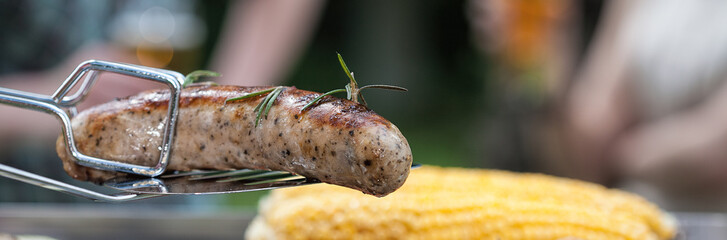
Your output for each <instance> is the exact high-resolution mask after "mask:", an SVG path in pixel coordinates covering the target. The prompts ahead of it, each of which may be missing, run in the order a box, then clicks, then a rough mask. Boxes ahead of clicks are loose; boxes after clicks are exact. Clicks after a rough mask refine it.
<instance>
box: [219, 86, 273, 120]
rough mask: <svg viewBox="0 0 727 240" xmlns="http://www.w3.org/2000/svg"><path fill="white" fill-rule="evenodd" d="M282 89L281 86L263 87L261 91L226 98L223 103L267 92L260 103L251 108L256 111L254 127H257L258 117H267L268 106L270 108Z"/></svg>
mask: <svg viewBox="0 0 727 240" xmlns="http://www.w3.org/2000/svg"><path fill="white" fill-rule="evenodd" d="M282 91H283V87H274V88H269V89H265V90H262V91H257V92H254V93H249V94H245V95H244V96H240V97H234V98H228V99H227V100H225V103H227V102H230V101H237V100H242V99H246V98H251V97H255V96H260V95H263V94H268V95H266V96H265V98H263V100H262V101H261V102H260V103H258V105H257V106H255V109H253V111H255V112H256V115H255V127H257V126H258V125H259V124H260V118H263V117H268V113H269V112H270V108H272V106H273V103H275V99H277V98H278V96H279V95H280V93H281V92H282Z"/></svg>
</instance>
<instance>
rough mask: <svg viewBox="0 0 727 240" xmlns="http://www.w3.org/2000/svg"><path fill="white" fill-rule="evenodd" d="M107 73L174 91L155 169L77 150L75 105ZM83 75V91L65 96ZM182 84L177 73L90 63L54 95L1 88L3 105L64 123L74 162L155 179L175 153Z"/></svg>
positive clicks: (65, 134) (86, 63)
mask: <svg viewBox="0 0 727 240" xmlns="http://www.w3.org/2000/svg"><path fill="white" fill-rule="evenodd" d="M104 71H106V72H114V73H119V74H123V75H128V76H133V77H137V78H142V79H148V80H153V81H158V82H162V83H165V84H167V85H168V86H169V87H170V88H171V96H170V98H169V109H168V113H167V115H168V117H167V121H166V124H165V128H164V137H163V139H162V145H161V147H160V151H161V154H160V155H159V162H158V163H157V164H156V166H153V167H148V166H141V165H135V164H128V163H121V162H117V161H113V160H108V159H101V158H96V157H92V156H88V155H85V154H83V153H81V152H79V151H78V149H77V148H76V142H75V140H74V138H73V132H72V128H71V118H72V117H73V115H75V114H76V105H77V104H78V103H80V102H81V101H82V100H83V99H84V98H85V97H86V95H88V91H89V90H90V89H91V87H92V86H93V84H94V82H95V81H96V78H97V75H98V72H104ZM84 74H89V75H88V76H87V77H86V78H85V81H84V82H83V84H82V85H81V87H80V89H79V90H78V91H77V92H76V93H75V94H74V95H72V96H66V95H67V94H68V92H69V91H70V90H71V89H73V87H74V86H76V85H77V84H78V82H79V81H80V80H81V78H82V77H83V76H84ZM183 82H184V76H183V75H182V74H180V73H178V72H173V71H169V70H164V69H156V68H149V67H143V66H137V65H132V64H123V63H114V62H106V61H98V60H90V61H86V62H83V63H81V64H80V65H79V66H78V67H77V68H76V69H75V70H74V71H73V73H71V75H70V76H69V77H68V78H67V79H66V80H65V81H64V82H63V84H62V85H61V86H60V87H59V88H58V90H56V92H55V93H54V94H53V95H51V96H44V95H39V94H34V93H27V92H22V91H17V90H13V89H7V88H0V103H5V104H9V105H14V106H17V107H21V108H27V109H32V110H36V111H41V112H46V113H49V114H53V115H55V116H56V117H57V118H58V120H60V121H61V124H62V130H63V139H64V140H65V142H66V148H67V150H68V152H69V153H70V156H71V157H72V158H73V160H74V161H76V163H78V164H80V165H83V166H87V167H93V168H98V169H103V170H109V171H120V172H128V173H133V174H137V175H143V176H149V177H155V176H158V175H160V174H162V173H163V172H164V170H166V167H167V165H168V164H169V156H170V154H171V150H172V149H171V145H172V143H173V141H174V130H175V126H176V120H177V114H178V104H179V95H180V92H181V89H182V83H183Z"/></svg>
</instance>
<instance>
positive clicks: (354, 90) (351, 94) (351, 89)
mask: <svg viewBox="0 0 727 240" xmlns="http://www.w3.org/2000/svg"><path fill="white" fill-rule="evenodd" d="M336 54H338V62H339V63H341V68H343V71H344V72H345V73H346V76H348V78H349V79H350V80H351V82H349V83H348V84H346V86H345V88H339V89H334V90H331V91H328V92H327V93H324V94H322V95H320V96H318V97H316V98H314V99H313V101H311V102H309V103H308V104H306V105H305V106H303V108H301V109H300V111H301V112H302V111H304V110H306V109H308V108H309V107H311V106H313V105H314V104H316V103H318V102H319V101H320V100H321V99H322V98H323V97H325V96H328V95H331V94H335V93H340V92H344V91H345V92H346V99H348V100H351V101H353V102H356V103H359V99H360V100H361V104H363V105H366V100H365V99H364V98H363V95H361V90H364V89H367V88H379V89H387V90H395V91H402V92H406V91H409V90H407V89H406V88H403V87H399V86H392V85H384V84H373V85H366V86H363V87H359V86H358V83H357V82H356V78H355V77H354V74H353V72H351V71H350V70H348V66H346V62H345V61H343V57H341V54H340V53H336Z"/></svg>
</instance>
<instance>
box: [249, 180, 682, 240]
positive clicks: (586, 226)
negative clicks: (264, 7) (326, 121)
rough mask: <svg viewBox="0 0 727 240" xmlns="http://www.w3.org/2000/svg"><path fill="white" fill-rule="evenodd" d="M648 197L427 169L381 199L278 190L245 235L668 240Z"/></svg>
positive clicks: (666, 222)
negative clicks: (646, 198) (647, 199)
mask: <svg viewBox="0 0 727 240" xmlns="http://www.w3.org/2000/svg"><path fill="white" fill-rule="evenodd" d="M675 231H676V222H675V221H674V220H673V218H671V217H670V216H669V215H667V214H665V213H663V212H662V211H661V210H660V209H659V208H657V207H656V206H654V205H652V204H651V203H649V202H647V201H646V200H644V199H642V198H640V197H638V196H636V195H633V194H629V193H626V192H622V191H619V190H609V189H606V188H604V187H602V186H599V185H596V184H590V183H585V182H580V181H575V180H569V179H563V178H556V177H551V176H546V175H541V174H518V173H510V172H504V171H494V170H467V169H457V168H438V167H429V166H427V167H422V168H420V169H416V170H413V171H412V172H411V174H410V176H409V179H408V180H407V182H406V183H405V184H404V186H403V187H402V188H401V189H399V190H398V191H396V192H394V193H392V194H391V195H389V196H387V197H384V198H376V197H372V196H368V195H364V194H361V193H360V192H357V191H354V190H350V189H346V188H342V187H337V186H333V185H324V184H320V185H315V186H307V187H298V188H289V189H279V190H275V191H273V192H272V193H271V195H270V196H268V197H267V199H264V200H263V201H262V202H261V205H260V212H259V215H258V216H257V217H256V219H255V220H254V221H253V223H252V224H251V226H250V227H249V228H248V231H247V233H246V237H247V238H248V239H669V238H672V237H673V236H674V234H675Z"/></svg>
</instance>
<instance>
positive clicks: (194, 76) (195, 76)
mask: <svg viewBox="0 0 727 240" xmlns="http://www.w3.org/2000/svg"><path fill="white" fill-rule="evenodd" d="M219 76H222V74H219V73H217V72H213V71H208V70H196V71H194V72H191V73H189V74H187V76H185V77H184V83H182V87H186V86H187V85H189V84H192V83H194V82H197V81H199V78H200V77H219ZM212 84H214V83H212Z"/></svg>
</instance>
